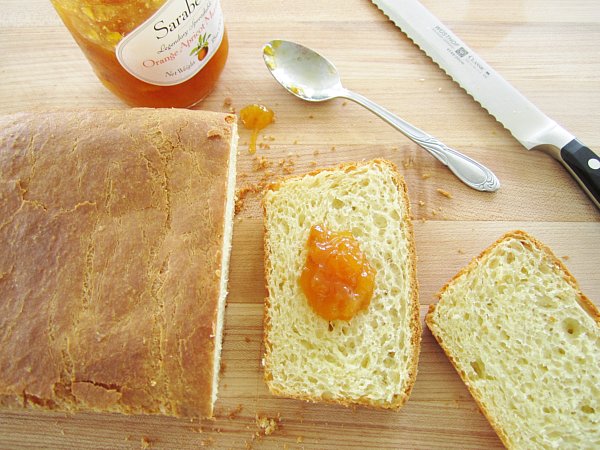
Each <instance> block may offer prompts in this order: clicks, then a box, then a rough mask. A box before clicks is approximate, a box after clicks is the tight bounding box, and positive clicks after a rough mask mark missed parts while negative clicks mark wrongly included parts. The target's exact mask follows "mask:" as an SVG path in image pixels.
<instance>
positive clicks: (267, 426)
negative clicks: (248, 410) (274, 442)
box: [256, 415, 280, 436]
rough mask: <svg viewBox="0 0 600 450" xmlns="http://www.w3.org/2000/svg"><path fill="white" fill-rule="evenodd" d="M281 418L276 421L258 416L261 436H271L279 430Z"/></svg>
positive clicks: (257, 422) (257, 420)
mask: <svg viewBox="0 0 600 450" xmlns="http://www.w3.org/2000/svg"><path fill="white" fill-rule="evenodd" d="M279 421H280V418H279V417H277V418H276V419H274V418H271V417H267V416H259V415H257V416H256V425H257V426H258V428H259V434H261V435H262V436H270V435H271V434H273V433H274V432H275V431H277V430H278V429H279Z"/></svg>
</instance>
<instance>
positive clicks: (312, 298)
mask: <svg viewBox="0 0 600 450" xmlns="http://www.w3.org/2000/svg"><path fill="white" fill-rule="evenodd" d="M375 273H376V272H375V269H373V268H372V267H371V266H370V265H369V262H368V261H367V258H366V256H365V254H364V253H363V252H362V251H361V250H360V247H359V245H358V241H357V240H356V238H355V237H354V236H353V235H352V233H351V232H349V231H340V232H335V231H330V230H328V229H327V228H325V226H324V225H314V226H313V227H312V228H311V230H310V234H309V236H308V255H307V257H306V264H305V266H304V269H303V270H302V274H301V275H300V286H301V288H302V290H303V291H304V294H305V295H306V298H307V299H308V303H309V305H310V306H311V307H312V309H313V310H314V311H315V312H316V313H317V314H318V315H319V316H321V317H323V318H324V319H326V320H329V321H331V320H338V319H339V320H350V319H352V318H353V317H354V316H355V315H356V314H357V313H358V312H359V311H361V310H364V309H366V308H367V307H368V306H369V303H370V302H371V297H372V296H373V290H374V288H375Z"/></svg>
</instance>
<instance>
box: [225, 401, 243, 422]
mask: <svg viewBox="0 0 600 450" xmlns="http://www.w3.org/2000/svg"><path fill="white" fill-rule="evenodd" d="M243 409H244V405H242V404H241V403H240V404H239V405H237V406H236V407H235V408H234V409H232V410H231V411H229V414H228V415H227V418H228V419H229V420H233V419H236V418H237V417H238V416H239V414H240V413H241V412H242V411H243Z"/></svg>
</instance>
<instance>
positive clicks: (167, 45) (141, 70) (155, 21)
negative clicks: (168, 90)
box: [115, 0, 225, 86]
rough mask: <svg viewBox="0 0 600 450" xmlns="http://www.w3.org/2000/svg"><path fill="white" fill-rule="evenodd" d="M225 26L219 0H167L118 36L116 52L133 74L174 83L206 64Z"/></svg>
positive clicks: (153, 80)
mask: <svg viewBox="0 0 600 450" xmlns="http://www.w3.org/2000/svg"><path fill="white" fill-rule="evenodd" d="M224 30H225V26H224V23H223V13H222V12H221V5H220V3H219V0H168V1H167V2H166V3H165V4H164V5H163V6H161V7H160V9H159V10H158V11H156V12H155V13H154V14H153V15H152V17H150V18H149V19H148V20H146V21H145V22H144V23H142V24H141V25H140V26H138V27H137V28H136V29H135V30H133V31H132V32H131V33H129V34H128V35H127V36H125V37H124V38H123V39H121V41H120V42H119V44H118V45H117V48H116V49H115V52H116V55H117V59H118V60H119V62H120V63H121V65H122V66H123V68H124V69H125V70H127V72H129V73H130V74H131V75H133V76H134V77H136V78H139V79H140V80H142V81H145V82H146V83H150V84H156V85H158V86H173V85H175V84H179V83H182V82H184V81H186V80H189V79H190V78H192V77H193V76H194V75H196V74H197V73H198V72H199V71H200V70H201V69H202V68H203V67H204V66H205V65H206V63H207V62H208V61H209V60H210V59H211V58H212V57H213V55H214V54H215V52H216V51H217V50H218V49H219V47H220V46H221V41H222V40H223V34H224Z"/></svg>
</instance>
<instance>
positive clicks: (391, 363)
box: [263, 160, 421, 409]
mask: <svg viewBox="0 0 600 450" xmlns="http://www.w3.org/2000/svg"><path fill="white" fill-rule="evenodd" d="M263 207H264V213H265V274H266V283H267V289H268V297H267V299H266V303H265V309H266V311H265V334H264V345H265V354H264V360H263V363H264V369H265V380H266V382H267V385H268V387H269V389H270V390H271V392H272V393H273V394H275V395H281V396H286V397H293V398H298V399H303V400H308V401H328V402H335V403H341V404H343V405H350V404H362V405H369V406H373V407H380V408H391V409H398V408H400V407H401V406H402V404H403V403H404V402H405V401H406V400H407V399H408V396H409V394H410V391H411V389H412V386H413V384H414V381H415V377H416V374H417V360H418V354H419V343H420V339H421V325H420V320H419V303H418V294H417V278H416V268H415V263H416V257H415V248H414V239H413V231H412V224H411V220H410V206H409V200H408V196H407V192H406V185H405V184H404V181H403V179H402V177H401V176H400V174H399V173H398V172H397V171H396V168H395V167H394V166H393V165H392V164H391V163H389V162H386V161H383V160H374V161H370V162H366V163H361V164H346V165H342V166H340V167H338V168H334V169H327V170H320V171H315V172H312V173H310V174H308V175H305V176H302V177H297V178H290V179H287V180H286V181H284V182H282V183H280V184H278V185H275V186H272V187H271V188H270V189H269V190H268V191H267V192H266V194H265V196H264V200H263ZM317 224H325V225H326V226H327V227H328V228H329V229H332V230H334V231H351V232H352V234H353V235H354V237H355V238H356V239H357V240H358V242H359V245H360V248H361V251H362V252H364V253H365V254H366V256H367V259H368V261H369V263H370V264H371V266H372V267H374V268H375V269H376V271H377V274H376V277H375V290H374V294H373V298H372V300H371V303H370V305H369V307H368V308H367V309H366V310H365V311H361V312H359V313H358V314H357V315H356V316H355V317H353V318H352V319H351V320H350V321H342V320H335V321H332V322H328V321H327V320H325V319H323V318H322V317H320V316H318V315H317V314H316V313H315V312H314V311H313V310H312V309H311V307H310V306H309V304H308V302H307V300H306V297H305V296H304V293H303V291H302V290H301V288H300V286H299V282H298V278H299V276H300V273H301V271H302V267H303V265H304V263H305V260H306V255H307V248H306V245H307V238H308V234H309V231H310V228H311V226H313V225H317Z"/></svg>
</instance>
